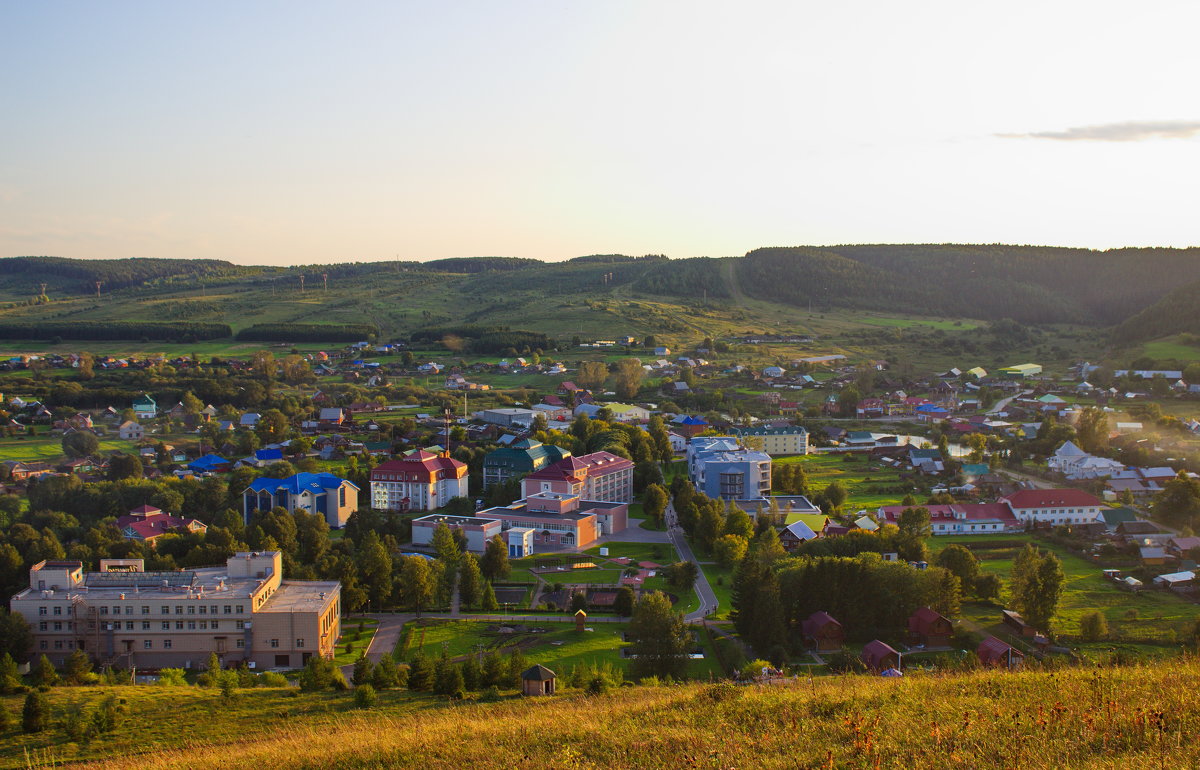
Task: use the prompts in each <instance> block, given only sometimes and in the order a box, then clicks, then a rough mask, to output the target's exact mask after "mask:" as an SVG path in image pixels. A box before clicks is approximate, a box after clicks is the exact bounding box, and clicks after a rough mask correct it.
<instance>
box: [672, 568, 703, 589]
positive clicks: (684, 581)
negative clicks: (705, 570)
mask: <svg viewBox="0 0 1200 770" xmlns="http://www.w3.org/2000/svg"><path fill="white" fill-rule="evenodd" d="M663 572H664V573H665V577H666V578H667V582H668V583H670V584H671V585H673V586H674V587H676V588H678V589H679V590H680V591H686V590H687V589H689V588H691V587H692V586H693V585H695V584H696V578H697V577H698V576H699V575H700V568H699V567H697V566H696V563H695V562H691V561H677V562H675V563H674V564H670V565H668V566H667V568H666V569H665V570H663Z"/></svg>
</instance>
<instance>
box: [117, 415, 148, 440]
mask: <svg viewBox="0 0 1200 770" xmlns="http://www.w3.org/2000/svg"><path fill="white" fill-rule="evenodd" d="M117 435H118V436H120V437H121V439H122V440H124V441H141V440H142V439H143V438H145V436H146V430H145V429H144V428H143V427H142V426H141V425H139V424H138V423H136V422H134V421H133V420H126V421H125V422H123V423H121V427H119V428H117Z"/></svg>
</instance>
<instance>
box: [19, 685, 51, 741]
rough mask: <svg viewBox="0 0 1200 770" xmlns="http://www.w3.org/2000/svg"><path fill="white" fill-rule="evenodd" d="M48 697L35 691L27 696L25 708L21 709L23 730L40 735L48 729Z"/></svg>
mask: <svg viewBox="0 0 1200 770" xmlns="http://www.w3.org/2000/svg"><path fill="white" fill-rule="evenodd" d="M46 711H47V706H46V696H45V695H43V694H42V693H40V692H37V691H34V692H31V693H29V694H28V695H26V696H25V706H24V707H23V708H22V709H21V730H22V731H24V732H27V733H40V732H41V731H42V730H45V729H46V718H47V717H46Z"/></svg>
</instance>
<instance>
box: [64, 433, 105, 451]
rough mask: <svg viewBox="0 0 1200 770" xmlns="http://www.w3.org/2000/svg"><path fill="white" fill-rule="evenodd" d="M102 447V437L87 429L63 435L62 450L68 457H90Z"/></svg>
mask: <svg viewBox="0 0 1200 770" xmlns="http://www.w3.org/2000/svg"><path fill="white" fill-rule="evenodd" d="M99 448H100V439H98V438H96V434H95V433H92V432H91V431H87V430H77V431H73V432H71V433H68V434H67V435H65V436H63V439H62V450H63V454H65V455H66V456H67V457H88V456H90V455H94V454H95V453H96V450H98V449H99Z"/></svg>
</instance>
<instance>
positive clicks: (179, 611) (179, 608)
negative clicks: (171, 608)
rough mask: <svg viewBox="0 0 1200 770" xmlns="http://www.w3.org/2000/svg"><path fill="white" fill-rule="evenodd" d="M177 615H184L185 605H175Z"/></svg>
mask: <svg viewBox="0 0 1200 770" xmlns="http://www.w3.org/2000/svg"><path fill="white" fill-rule="evenodd" d="M175 614H176V615H182V614H183V605H182V604H176V605H175Z"/></svg>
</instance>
